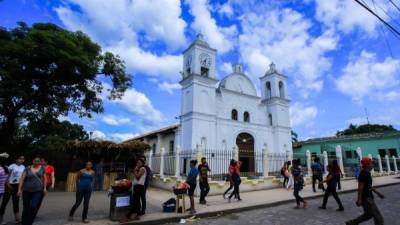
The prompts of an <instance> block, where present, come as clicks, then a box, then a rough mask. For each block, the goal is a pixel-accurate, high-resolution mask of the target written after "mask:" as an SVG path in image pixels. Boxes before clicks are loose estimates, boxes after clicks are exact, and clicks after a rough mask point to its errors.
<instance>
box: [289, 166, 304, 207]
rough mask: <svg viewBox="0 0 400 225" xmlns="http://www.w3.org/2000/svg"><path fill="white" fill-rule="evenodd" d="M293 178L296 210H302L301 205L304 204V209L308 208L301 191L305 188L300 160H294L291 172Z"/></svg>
mask: <svg viewBox="0 0 400 225" xmlns="http://www.w3.org/2000/svg"><path fill="white" fill-rule="evenodd" d="M291 173H292V176H293V195H294V197H295V198H296V204H297V206H296V208H297V209H299V208H300V203H303V208H306V207H307V202H306V201H305V200H304V199H303V198H302V197H301V196H300V193H299V192H300V191H301V190H302V189H303V186H304V178H303V171H302V169H301V167H300V166H299V161H298V160H293V166H292V170H291Z"/></svg>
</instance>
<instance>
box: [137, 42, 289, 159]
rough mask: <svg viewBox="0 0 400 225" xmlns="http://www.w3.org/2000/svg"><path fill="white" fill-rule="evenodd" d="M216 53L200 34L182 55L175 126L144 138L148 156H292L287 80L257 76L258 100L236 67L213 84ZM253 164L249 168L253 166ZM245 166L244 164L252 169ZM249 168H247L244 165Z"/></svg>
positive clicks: (271, 70)
mask: <svg viewBox="0 0 400 225" xmlns="http://www.w3.org/2000/svg"><path fill="white" fill-rule="evenodd" d="M216 57H217V50H216V49H213V48H212V47H210V46H209V44H208V43H207V42H206V41H205V40H204V39H203V36H202V35H201V34H199V35H197V38H196V40H195V41H194V42H193V43H192V44H191V45H190V46H189V47H188V48H187V49H186V50H185V51H184V52H183V70H182V73H181V74H182V80H181V81H180V84H181V86H182V89H181V91H182V93H181V114H180V116H179V120H180V122H179V124H176V125H172V126H169V127H165V128H162V129H159V130H156V131H153V132H149V133H146V134H143V135H140V136H138V137H135V138H133V139H132V140H142V141H144V142H146V143H148V144H149V145H150V146H151V147H152V151H153V153H159V152H160V149H161V148H164V149H165V151H166V152H170V153H173V152H174V149H175V148H176V147H177V146H179V147H180V149H181V151H185V150H191V149H195V148H196V146H198V145H201V147H202V148H204V149H210V150H211V151H212V150H215V151H224V150H226V151H231V150H232V149H233V148H234V147H237V148H238V149H239V158H240V152H247V153H249V152H250V153H251V152H253V153H254V152H260V151H262V149H268V152H272V153H291V152H292V142H291V127H290V120H289V102H290V101H289V99H288V93H287V90H288V88H287V76H285V75H283V74H281V73H279V72H278V71H277V70H276V68H275V65H274V64H271V65H270V66H269V69H268V68H266V72H265V74H260V76H261V77H260V87H261V96H258V94H257V90H256V88H255V86H254V84H253V83H252V81H251V80H250V79H249V77H247V76H246V74H244V73H243V68H242V65H241V64H234V65H233V71H232V73H231V74H230V75H228V76H226V77H224V78H223V79H222V80H218V79H217V78H216ZM253 163H254V162H253ZM253 163H252V162H248V163H246V164H253ZM249 166H250V165H249Z"/></svg>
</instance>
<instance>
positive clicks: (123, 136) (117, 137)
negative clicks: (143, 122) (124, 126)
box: [109, 133, 139, 142]
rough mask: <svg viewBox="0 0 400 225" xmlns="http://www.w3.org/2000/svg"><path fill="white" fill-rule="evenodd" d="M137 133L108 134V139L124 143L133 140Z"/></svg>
mask: <svg viewBox="0 0 400 225" xmlns="http://www.w3.org/2000/svg"><path fill="white" fill-rule="evenodd" d="M138 135H139V134H138V133H113V134H109V137H110V138H111V139H112V140H114V141H118V142H121V141H126V140H128V139H130V138H134V137H136V136H138Z"/></svg>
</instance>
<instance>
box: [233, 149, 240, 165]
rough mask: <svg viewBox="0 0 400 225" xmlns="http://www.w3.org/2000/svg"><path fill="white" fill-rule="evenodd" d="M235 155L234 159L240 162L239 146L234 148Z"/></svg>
mask: <svg viewBox="0 0 400 225" xmlns="http://www.w3.org/2000/svg"><path fill="white" fill-rule="evenodd" d="M233 154H234V159H235V161H236V162H238V161H239V148H238V147H237V146H234V147H233Z"/></svg>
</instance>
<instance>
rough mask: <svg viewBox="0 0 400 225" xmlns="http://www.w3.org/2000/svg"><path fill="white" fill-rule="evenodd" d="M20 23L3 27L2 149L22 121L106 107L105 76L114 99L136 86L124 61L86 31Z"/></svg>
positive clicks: (85, 114)
mask: <svg viewBox="0 0 400 225" xmlns="http://www.w3.org/2000/svg"><path fill="white" fill-rule="evenodd" d="M18 25H19V26H18V27H16V28H14V29H11V30H7V29H4V28H0V138H1V146H0V148H1V147H3V148H9V147H11V145H12V144H13V143H14V141H15V135H16V131H17V130H18V121H21V120H24V121H25V122H30V121H40V120H41V119H43V118H57V117H58V116H59V115H66V114H67V113H68V112H71V111H72V112H75V113H77V114H78V115H80V116H82V117H91V115H92V113H101V112H103V110H104V109H103V104H102V100H101V98H100V94H101V92H102V91H104V90H103V89H104V87H103V85H102V83H101V82H100V81H99V80H98V79H97V78H98V77H99V76H100V75H103V76H105V77H108V78H110V80H111V83H112V85H111V89H110V90H109V91H110V94H109V96H108V98H109V99H116V98H120V97H121V96H122V95H123V93H124V92H125V91H126V89H127V88H129V87H130V86H131V85H132V80H131V76H130V75H128V74H126V73H125V65H124V62H123V61H122V60H121V59H120V58H119V57H118V56H114V55H113V54H112V53H110V52H104V53H103V52H102V51H101V48H100V46H99V45H98V44H96V43H94V42H92V41H91V40H90V38H89V37H88V36H86V35H85V34H84V33H82V32H80V31H77V32H71V31H67V30H64V29H62V28H60V27H58V26H57V25H54V24H50V23H36V24H33V25H32V27H28V26H27V25H26V24H25V23H22V22H20V23H18ZM0 150H1V149H0Z"/></svg>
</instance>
